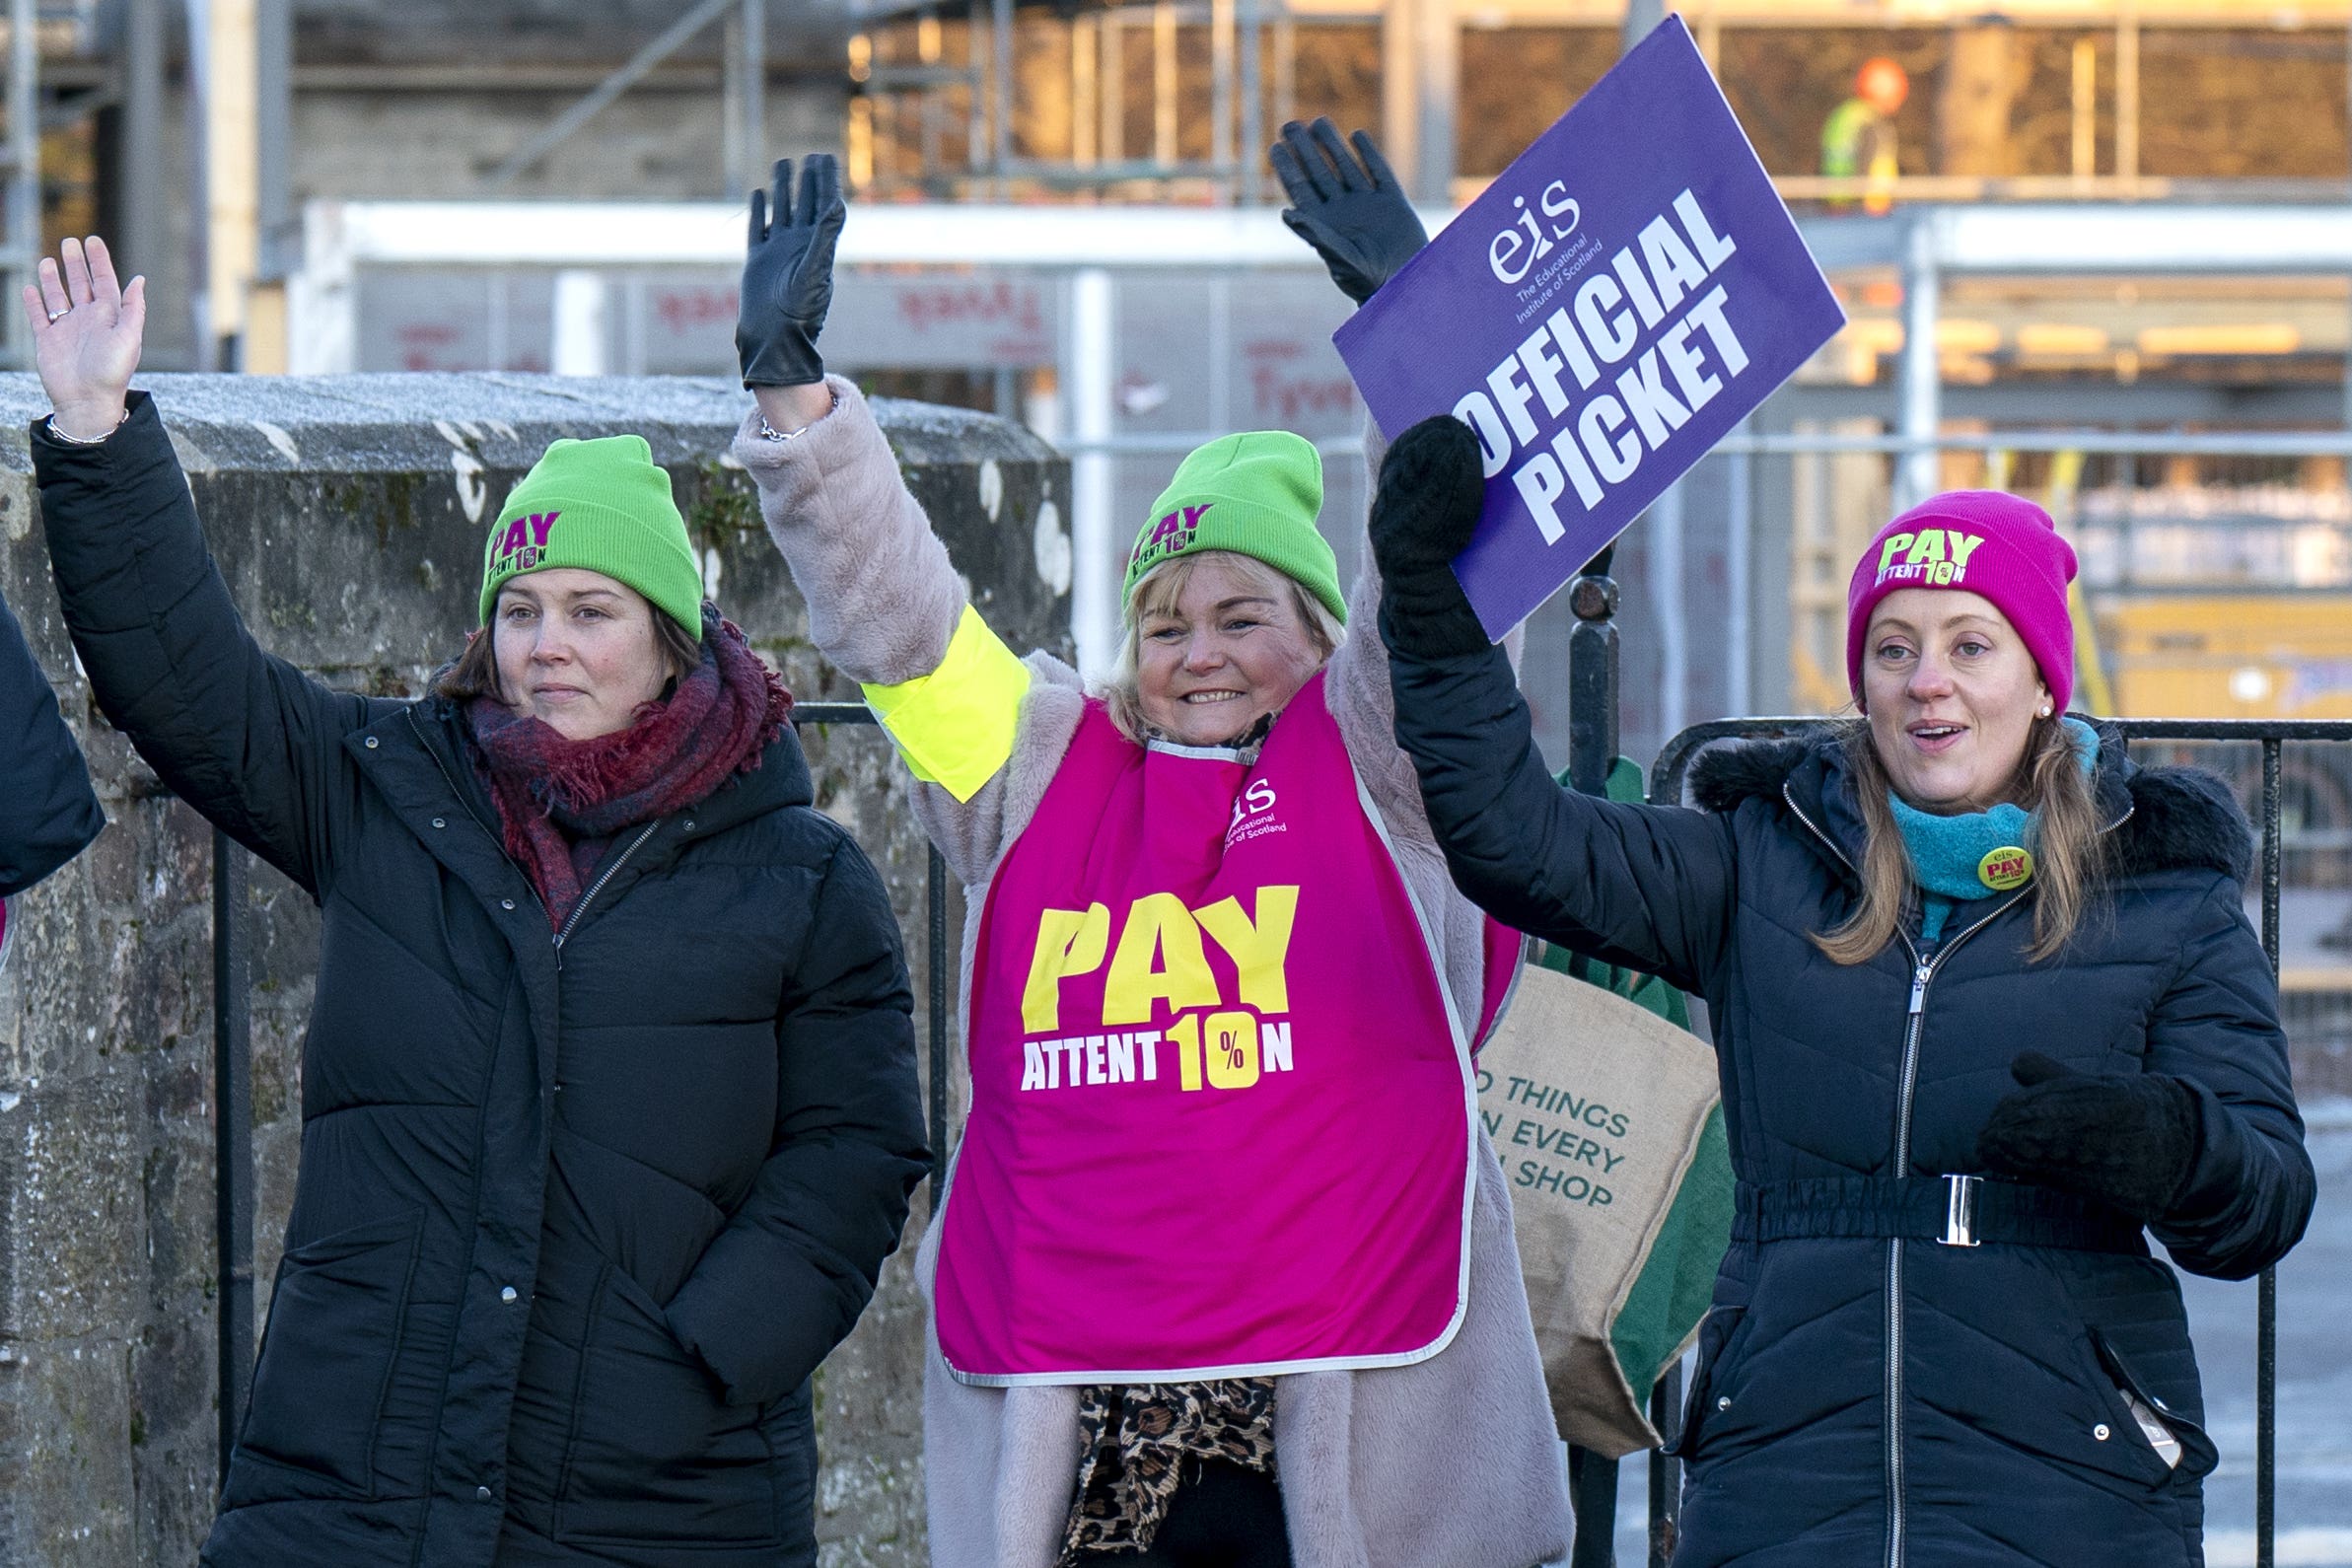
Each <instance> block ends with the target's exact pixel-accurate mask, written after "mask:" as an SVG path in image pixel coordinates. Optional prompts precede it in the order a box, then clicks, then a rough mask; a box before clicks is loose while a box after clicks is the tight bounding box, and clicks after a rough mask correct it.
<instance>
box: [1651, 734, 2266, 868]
mask: <svg viewBox="0 0 2352 1568" xmlns="http://www.w3.org/2000/svg"><path fill="white" fill-rule="evenodd" d="M2098 728H2099V731H2100V759H2099V769H2098V774H2097V787H2098V790H2099V796H2100V802H2101V805H2102V806H2103V808H2105V809H2106V812H2107V818H2108V820H2114V819H2115V818H2116V817H2118V816H2120V817H2121V818H2122V820H2121V821H2120V822H2117V824H2116V826H2115V829H2114V831H2115V848H2116V871H2117V874H2118V875H2121V876H2124V877H2135V876H2143V875H2147V874H2150V873H2153V872H2159V871H2183V870H2205V871H2213V872H2218V873H2220V874H2221V875H2222V876H2225V877H2230V878H2234V879H2235V880H2236V881H2238V882H2239V883H2241V884H2244V883H2245V882H2247V881H2248V880H2249V879H2250V878H2251V877H2252V875H2253V863H2254V834H2253V828H2252V825H2251V824H2250V823H2248V822H2247V820H2246V817H2245V812H2244V811H2243V810H2242V809H2241V808H2240V807H2239V804H2238V799H2237V797H2236V796H2235V795H2233V794H2232V793H2231V791H2230V786H2229V785H2228V784H2227V783H2226V782H2224V781H2223V780H2222V779H2221V778H2220V777H2219V776H2218V775H2216V774H2213V773H2210V772H2208V771H2206V770H2205V769H2203V768H2198V767H2141V766H2140V765H2138V764H2137V763H2135V762H2133V761H2132V760H2131V759H2130V758H2129V757H2128V756H2125V755H2124V754H2123V753H2122V747H2121V742H2120V739H2119V737H2118V736H2117V735H2116V733H2115V731H2114V730H2113V729H2112V728H2110V727H2106V726H2099V727H2098ZM1839 745H1840V743H1839V742H1838V741H1837V740H1836V739H1834V738H1832V737H1828V736H1812V737H1807V738H1803V739H1798V740H1787V741H1749V742H1745V743H1743V744H1740V745H1736V746H1726V747H1718V748H1715V749H1713V750H1710V751H1705V752H1702V753H1701V754H1700V756H1699V757H1698V760H1697V761H1696V762H1694V763H1693V764H1692V765H1691V769H1690V794H1691V799H1692V800H1693V801H1694V802H1696V804H1697V805H1698V806H1699V808H1700V809H1701V810H1703V811H1709V812H1713V813H1716V814H1717V815H1725V814H1728V813H1730V812H1733V811H1735V810H1737V809H1738V808H1739V806H1740V805H1741V804H1742V803H1743V802H1746V801H1750V800H1761V801H1767V802H1770V803H1771V804H1773V805H1775V806H1778V805H1781V804H1782V803H1783V795H1782V791H1783V790H1784V789H1787V788H1791V787H1792V786H1794V788H1795V790H1796V791H1797V792H1798V793H1799V794H1800V798H1801V799H1802V798H1803V796H1804V795H1806V794H1817V793H1818V792H1819V790H1820V789H1822V788H1823V787H1825V786H1826V785H1827V784H1828V783H1829V781H1830V780H1832V779H1836V780H1839V781H1840V782H1842V777H1843V771H1844V770H1843V768H1842V766H1841V759H1840V758H1839V756H1838V755H1837V752H1838V749H1839Z"/></svg>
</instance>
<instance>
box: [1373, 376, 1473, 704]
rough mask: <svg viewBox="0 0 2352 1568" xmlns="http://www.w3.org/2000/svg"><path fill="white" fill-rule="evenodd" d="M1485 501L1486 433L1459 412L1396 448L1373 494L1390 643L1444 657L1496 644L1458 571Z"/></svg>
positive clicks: (1414, 432) (1424, 426)
mask: <svg viewBox="0 0 2352 1568" xmlns="http://www.w3.org/2000/svg"><path fill="white" fill-rule="evenodd" d="M1485 500H1486V475H1485V470H1484V467H1483V465H1482V463H1480V460H1479V456H1478V438H1477V437H1476V436H1474V435H1472V434H1471V433H1470V427H1469V426H1467V425H1465V424H1463V423H1462V422H1461V420H1459V419H1456V418H1454V417H1453V416H1452V415H1450V414H1437V415H1434V416H1433V417H1431V418H1428V419H1424V420H1422V421H1421V422H1420V423H1419V424H1417V425H1415V426H1413V427H1412V429H1410V430H1407V431H1406V432H1405V433H1404V434H1403V435H1401V436H1398V437H1397V438H1396V444H1395V445H1394V446H1392V447H1390V449H1389V456H1388V457H1387V458H1386V459H1385V460H1383V462H1382V463H1381V482H1380V488H1379V489H1378V490H1377V491H1375V492H1374V493H1373V497H1372V558H1373V559H1374V560H1375V561H1376V562H1378V563H1379V565H1380V569H1381V636H1382V638H1383V639H1384V640H1386V641H1387V643H1388V644H1389V646H1390V647H1391V648H1397V649H1402V650H1404V651H1406V652H1409V653H1413V654H1417V655H1420V656H1421V657H1423V658H1429V659H1443V658H1445V657H1447V656H1449V655H1452V654H1465V653H1475V652H1477V651H1478V650H1479V649H1481V648H1485V647H1488V646H1490V644H1489V642H1488V639H1487V636H1486V631H1485V628H1484V627H1482V626H1480V625H1479V624H1478V616H1477V614H1476V612H1475V611H1473V610H1472V609H1471V608H1470V602H1469V600H1468V599H1467V598H1466V597H1464V596H1463V594H1462V592H1461V580H1460V579H1459V578H1457V577H1456V576H1455V575H1454V557H1455V556H1457V555H1460V554H1461V551H1462V547H1463V546H1464V545H1466V544H1468V543H1469V542H1470V535H1471V533H1472V532H1473V531H1475V530H1476V528H1477V526H1478V509H1479V508H1480V507H1481V506H1482V505H1484V503H1485Z"/></svg>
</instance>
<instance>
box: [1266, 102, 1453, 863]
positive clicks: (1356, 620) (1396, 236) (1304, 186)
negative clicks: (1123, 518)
mask: <svg viewBox="0 0 2352 1568" xmlns="http://www.w3.org/2000/svg"><path fill="white" fill-rule="evenodd" d="M1351 145H1352V151H1351ZM1267 157H1268V160H1269V162H1271V164H1272V165H1273V169H1274V175H1275V178H1278V179H1280V180H1281V181H1282V189H1283V192H1284V194H1285V195H1287V196H1288V197H1289V198H1290V205H1289V206H1287V207H1285V208H1284V209H1283V210H1282V221H1283V222H1284V223H1285V224H1287V225H1288V226H1289V228H1290V231H1291V232H1292V233H1293V234H1295V235H1297V236H1298V237H1299V238H1300V239H1302V240H1304V241H1306V242H1307V244H1308V245H1310V246H1312V247H1313V248H1314V249H1315V253H1316V254H1317V255H1318V256H1319V257H1321V258H1322V263H1323V265H1324V267H1325V268H1327V269H1328V270H1329V272H1330V274H1331V282H1332V283H1333V284H1334V285H1335V286H1336V287H1337V288H1338V289H1339V291H1340V292H1341V293H1342V294H1345V295H1346V296H1347V297H1348V298H1349V299H1351V300H1353V301H1355V302H1356V303H1357V304H1358V305H1362V304H1363V303H1364V302H1365V301H1366V300H1369V299H1371V298H1372V296H1373V295H1374V294H1375V293H1377V292H1378V291H1379V290H1380V287H1381V285H1382V284H1384V283H1386V282H1388V281H1389V279H1390V278H1392V277H1394V276H1395V275H1396V273H1397V270H1398V269H1399V268H1401V267H1402V266H1403V265H1404V264H1405V263H1406V262H1407V261H1410V260H1411V259H1412V258H1413V255H1414V252H1416V251H1418V250H1419V249H1421V248H1422V247H1423V246H1425V245H1427V244H1428V243H1429V236H1428V234H1427V233H1426V231H1424V230H1423V229H1422V227H1421V217H1420V214H1418V213H1416V212H1414V211H1413V204H1412V203H1411V201H1409V200H1407V199H1406V197H1405V194H1404V187H1403V186H1402V185H1400V184H1399V183H1398V182H1397V179H1396V176H1395V175H1394V174H1393V173H1392V172H1391V171H1390V168H1389V161H1388V160H1387V159H1386V158H1383V157H1382V156H1381V150H1380V147H1379V146H1378V144H1376V143H1375V142H1374V141H1373V139H1372V137H1371V135H1370V134H1369V133H1368V132H1365V131H1357V132H1355V133H1354V135H1352V136H1351V137H1349V138H1348V140H1347V141H1346V142H1342V141H1341V140H1340V138H1339V129H1338V127H1337V126H1335V125H1333V124H1332V123H1331V122H1330V121H1329V120H1328V119H1317V120H1316V121H1315V122H1314V123H1313V124H1304V125H1303V124H1301V123H1299V122H1298V121H1297V120H1293V121H1291V122H1290V123H1289V124H1287V125H1285V126H1283V127H1282V139H1281V140H1280V141H1278V142H1276V143H1275V144H1274V146H1273V147H1272V148H1271V149H1270V150H1269V152H1268V154H1267ZM1364 441H1365V454H1364V471H1365V475H1366V477H1367V479H1368V480H1370V479H1374V478H1377V477H1378V476H1379V473H1380V466H1381V458H1382V456H1383V455H1384V454H1385V453H1386V452H1387V450H1388V444H1387V442H1386V441H1385V440H1384V439H1383V437H1382V435H1381V432H1380V429H1379V427H1378V426H1376V425H1375V424H1373V422H1372V421H1371V420H1370V419H1366V420H1365V421H1364ZM1366 493H1367V494H1370V493H1371V486H1370V484H1369V483H1368V484H1367V485H1366ZM1349 526H1350V527H1351V528H1352V529H1353V530H1354V531H1355V532H1356V534H1357V543H1358V548H1357V551H1356V561H1357V567H1356V580H1355V582H1354V583H1353V584H1352V585H1350V587H1349V589H1348V596H1347V623H1348V628H1349V632H1350V635H1349V637H1348V639H1347V641H1346V642H1344V643H1342V644H1341V645H1340V647H1339V651H1338V652H1336V653H1334V654H1333V655H1332V656H1331V662H1330V665H1329V667H1328V672H1329V673H1328V676H1327V677H1326V679H1325V683H1324V689H1325V690H1326V692H1327V693H1328V695H1329V700H1330V704H1331V712H1332V715H1333V717H1334V718H1335V719H1337V721H1338V723H1339V730H1340V734H1341V736H1342V737H1344V738H1345V740H1346V742H1347V748H1348V753H1349V755H1350V756H1352V757H1353V758H1354V759H1355V763H1356V770H1357V772H1358V773H1359V774H1361V775H1362V777H1363V779H1364V787H1365V788H1366V789H1367V790H1369V791H1370V792H1371V794H1372V798H1373V802H1374V804H1376V805H1377V806H1379V808H1380V810H1381V815H1382V817H1383V818H1384V819H1385V820H1387V821H1388V822H1389V823H1390V829H1391V830H1392V831H1396V830H1401V831H1405V832H1408V833H1416V834H1417V833H1418V832H1419V831H1421V828H1420V822H1421V801H1420V792H1419V790H1418V789H1417V788H1416V787H1415V785H1414V783H1413V770H1412V767H1411V765H1410V764H1409V763H1407V762H1406V760H1405V758H1404V755H1403V753H1401V752H1400V751H1398V750H1397V749H1396V745H1395V742H1394V741H1393V740H1392V739H1391V738H1390V732H1391V730H1392V729H1393V721H1394V714H1393V710H1392V708H1391V705H1390V696H1389V657H1388V653H1387V650H1385V649H1384V648H1383V647H1382V646H1381V640H1380V637H1379V634H1378V632H1377V630H1376V627H1377V624H1378V622H1379V619H1380V606H1381V578H1380V573H1379V572H1378V571H1376V570H1374V568H1373V564H1372V548H1371V543H1370V540H1369V538H1368V537H1367V536H1366V535H1364V533H1363V529H1364V519H1363V518H1362V517H1361V516H1359V517H1356V518H1353V519H1350V521H1349Z"/></svg>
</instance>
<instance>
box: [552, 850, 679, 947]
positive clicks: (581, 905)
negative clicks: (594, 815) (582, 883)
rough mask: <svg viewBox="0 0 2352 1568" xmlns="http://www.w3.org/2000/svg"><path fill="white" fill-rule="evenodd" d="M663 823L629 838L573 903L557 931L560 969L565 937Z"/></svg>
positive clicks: (556, 944)
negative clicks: (624, 845)
mask: <svg viewBox="0 0 2352 1568" xmlns="http://www.w3.org/2000/svg"><path fill="white" fill-rule="evenodd" d="M661 825H662V824H661V822H660V821H659V820H655V821H650V822H647V823H646V824H645V829H644V831H642V832H640V833H639V834H638V835H637V836H636V837H635V838H632V839H630V840H629V847H628V848H626V849H624V850H622V851H621V852H620V854H619V856H618V857H617V858H615V859H614V860H613V862H612V864H611V865H609V866H606V868H605V874H604V875H603V876H602V877H599V878H598V879H597V880H596V881H595V882H593V883H591V884H590V885H589V888H588V891H586V892H584V893H582V894H581V895H580V901H579V902H578V903H576V904H574V905H572V913H571V918H570V919H568V920H566V921H564V923H563V929H562V930H561V931H558V932H556V933H555V967H556V969H557V970H558V971H560V970H561V969H562V968H563V944H564V939H565V938H567V937H569V936H570V935H571V934H572V928H573V927H574V926H577V925H578V924H579V923H580V917H581V916H582V915H584V914H586V913H588V906H589V904H590V903H592V902H594V901H595V899H596V895H597V894H598V893H600V892H603V891H605V884H606V883H608V882H610V881H611V880H612V879H613V878H614V877H616V876H618V875H619V873H620V868H621V867H623V866H625V865H627V864H628V863H629V857H630V856H631V855H634V854H635V853H637V851H638V850H640V849H642V848H643V847H644V846H645V841H646V840H647V839H649V838H651V837H653V835H654V832H655V830H656V829H657V828H659V827H660V826H661Z"/></svg>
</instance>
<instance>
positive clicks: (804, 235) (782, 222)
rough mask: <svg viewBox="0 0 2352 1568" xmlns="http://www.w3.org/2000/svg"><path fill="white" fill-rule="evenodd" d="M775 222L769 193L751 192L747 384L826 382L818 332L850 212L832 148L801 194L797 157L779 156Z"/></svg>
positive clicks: (738, 335) (742, 331)
mask: <svg viewBox="0 0 2352 1568" xmlns="http://www.w3.org/2000/svg"><path fill="white" fill-rule="evenodd" d="M774 199H775V222H774V223H772V224H771V223H770V222H769V221H768V200H769V198H768V193H767V192H766V191H764V190H754V191H752V192H751V244H750V249H748V251H747V252H746V254H745V256H744V287H743V311H742V314H741V315H740V316H739V317H737V319H736V323H735V352H736V357H737V358H738V359H739V360H741V361H742V363H743V367H744V385H745V386H746V387H806V386H809V385H810V384H812V383H814V382H820V381H822V380H824V361H823V360H822V359H821V358H820V357H819V355H818V352H817V334H818V333H819V332H820V331H821V330H823V328H824V313H825V311H826V310H827V309H829V308H830V307H831V305H832V303H833V247H834V246H835V245H837V244H839V243H840V240H841V221H842V220H843V219H844V218H846V217H847V216H848V215H849V209H848V208H847V207H846V206H845V205H843V203H842V201H841V169H840V166H839V165H838V164H837V163H836V162H835V161H834V159H833V157H832V155H831V154H829V153H816V154H813V155H811V157H810V158H809V159H808V161H807V162H806V163H805V164H803V165H802V166H801V188H800V199H799V200H798V201H795V200H794V199H793V192H792V160H791V159H789V158H779V159H778V160H776V193H775V198H774Z"/></svg>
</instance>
